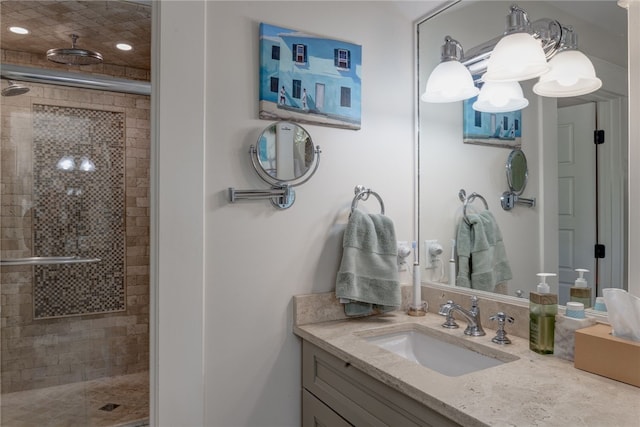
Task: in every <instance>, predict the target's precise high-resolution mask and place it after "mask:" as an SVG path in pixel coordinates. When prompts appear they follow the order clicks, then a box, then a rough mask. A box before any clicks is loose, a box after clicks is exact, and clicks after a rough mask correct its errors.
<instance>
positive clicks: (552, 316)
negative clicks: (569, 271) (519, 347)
mask: <svg viewBox="0 0 640 427" xmlns="http://www.w3.org/2000/svg"><path fill="white" fill-rule="evenodd" d="M555 275H556V274H554V273H538V274H537V276H538V277H540V280H541V281H540V283H539V284H538V287H537V292H531V293H530V294H529V349H531V350H532V351H535V352H536V353H540V354H553V334H554V330H555V321H556V314H557V313H558V296H557V295H556V294H552V293H551V292H550V290H549V285H548V284H547V282H546V280H547V277H552V276H555Z"/></svg>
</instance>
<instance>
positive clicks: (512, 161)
mask: <svg viewBox="0 0 640 427" xmlns="http://www.w3.org/2000/svg"><path fill="white" fill-rule="evenodd" d="M506 172H507V184H509V190H511V192H512V193H515V194H516V195H518V196H519V195H521V194H522V192H523V191H524V188H525V187H526V186H527V178H528V177H529V171H528V170H527V157H526V156H525V155H524V153H523V152H522V150H513V151H512V152H511V153H509V157H508V158H507V164H506Z"/></svg>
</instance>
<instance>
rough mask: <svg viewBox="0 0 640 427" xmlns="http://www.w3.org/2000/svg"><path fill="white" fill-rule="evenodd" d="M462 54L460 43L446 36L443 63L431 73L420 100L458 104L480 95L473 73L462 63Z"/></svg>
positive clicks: (443, 46)
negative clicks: (474, 82)
mask: <svg viewBox="0 0 640 427" xmlns="http://www.w3.org/2000/svg"><path fill="white" fill-rule="evenodd" d="M462 54H463V52H462V46H461V45H460V43H458V42H457V41H455V40H453V39H452V38H451V37H449V36H446V37H445V38H444V45H442V53H441V62H440V64H438V66H437V67H436V68H435V69H434V70H433V71H432V72H431V75H430V76H429V79H428V80H427V87H426V90H425V91H424V93H423V94H422V96H421V97H420V99H422V100H423V101H425V102H456V101H462V100H465V99H469V98H473V97H474V96H476V95H477V94H478V92H479V89H478V88H477V87H476V86H475V85H474V84H473V78H472V77H471V73H470V72H469V70H468V69H467V67H465V66H464V65H462V64H461V63H460V58H461V57H462Z"/></svg>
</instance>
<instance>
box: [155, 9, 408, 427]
mask: <svg viewBox="0 0 640 427" xmlns="http://www.w3.org/2000/svg"><path fill="white" fill-rule="evenodd" d="M160 15H161V18H160V22H161V25H162V29H161V35H162V37H161V43H162V45H161V46H162V50H161V59H160V61H161V65H160V67H161V69H160V95H159V97H160V99H159V103H160V110H161V113H160V123H159V126H160V134H159V149H158V151H159V163H160V165H159V185H160V188H161V191H160V194H159V195H158V200H159V215H158V216H159V218H158V222H159V233H160V236H159V242H158V244H159V245H160V251H159V262H158V265H157V269H158V270H159V272H158V274H159V292H158V294H159V303H158V307H159V308H158V311H159V318H160V322H159V343H158V347H159V356H158V363H159V366H160V368H159V396H158V399H157V403H156V405H157V408H156V411H157V413H159V418H158V420H159V422H157V424H159V425H167V426H169V425H181V426H197V425H206V426H225V427H227V426H229V427H231V426H297V425H299V423H300V390H301V377H300V356H301V355H300V342H299V340H298V339H297V338H296V337H295V336H294V335H293V334H292V320H293V319H292V305H291V298H292V296H293V295H296V294H305V293H311V292H323V291H330V290H332V289H333V288H334V279H335V273H336V271H337V268H338V265H339V259H340V255H341V232H342V230H343V227H344V224H345V222H346V219H347V214H348V208H349V206H350V204H351V200H352V198H353V188H354V186H355V185H357V184H363V185H365V186H368V187H371V188H372V189H374V190H375V191H377V192H378V193H379V194H380V195H381V196H382V198H383V199H384V202H385V205H386V212H387V215H388V216H389V217H390V218H391V219H393V221H394V222H395V225H396V233H397V236H398V238H399V239H403V240H411V239H412V237H413V233H414V229H413V228H414V227H413V221H414V216H413V192H414V189H413V175H414V171H413V163H414V161H413V144H414V142H413V141H414V139H413V137H414V128H415V125H414V119H413V117H414V111H413V105H414V91H413V67H412V66H411V64H412V63H413V57H414V55H413V29H412V22H411V20H410V19H409V18H407V17H406V16H405V15H403V14H402V13H401V12H400V11H399V10H398V9H397V8H395V7H394V6H392V5H390V3H388V2H268V1H258V2H239V1H229V2H218V1H216V2H162V5H161V14H160ZM203 20H204V21H203ZM261 21H262V22H266V23H270V24H274V25H279V26H284V27H289V28H296V29H301V30H304V31H307V32H311V33H316V34H320V35H324V36H328V37H333V38H338V39H344V40H347V41H350V42H353V43H357V44H361V45H362V48H363V63H362V69H363V71H362V93H363V95H362V129H361V130H359V131H349V130H341V129H336V128H328V127H319V126H311V125H305V128H306V129H307V130H308V131H309V132H310V134H311V136H312V138H313V140H314V143H315V144H317V145H320V146H321V149H322V157H321V163H320V168H319V169H318V172H317V174H316V175H315V176H314V177H313V179H311V181H309V182H308V183H306V184H305V185H303V186H302V187H298V188H297V189H296V193H297V200H296V202H295V204H294V205H293V207H292V208H290V209H289V210H286V211H277V210H275V209H274V208H272V207H271V205H270V203H269V202H268V201H249V202H239V203H236V204H230V203H229V202H228V201H227V188H228V187H236V188H239V189H244V188H266V185H265V184H264V183H262V182H261V180H260V179H259V178H258V177H257V176H256V175H255V173H254V172H253V171H252V170H251V167H250V162H249V157H248V154H247V152H248V148H249V145H250V144H252V143H254V142H255V141H256V139H257V137H258V134H259V132H260V131H261V130H262V129H263V128H264V127H266V126H267V125H269V124H270V123H271V122H269V121H263V120H258V119H257V115H258V102H257V97H258V24H259V23H260V22H261ZM180 24H187V26H186V28H182V27H180ZM203 43H204V44H203ZM203 64H204V65H205V67H203ZM182 91H184V92H182ZM203 114H204V117H203ZM171 115H175V116H174V117H171ZM360 206H362V207H365V208H367V209H369V210H370V211H378V209H379V207H378V205H377V202H375V200H373V199H371V200H370V201H368V202H364V203H362V202H361V205H360Z"/></svg>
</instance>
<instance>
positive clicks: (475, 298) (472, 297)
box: [471, 295, 480, 308]
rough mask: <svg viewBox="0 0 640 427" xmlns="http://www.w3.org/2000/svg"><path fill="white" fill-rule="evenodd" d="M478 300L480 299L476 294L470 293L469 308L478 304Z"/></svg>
mask: <svg viewBox="0 0 640 427" xmlns="http://www.w3.org/2000/svg"><path fill="white" fill-rule="evenodd" d="M478 301H480V299H479V298H478V297H477V296H476V295H472V296H471V308H475V307H477V306H478Z"/></svg>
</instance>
